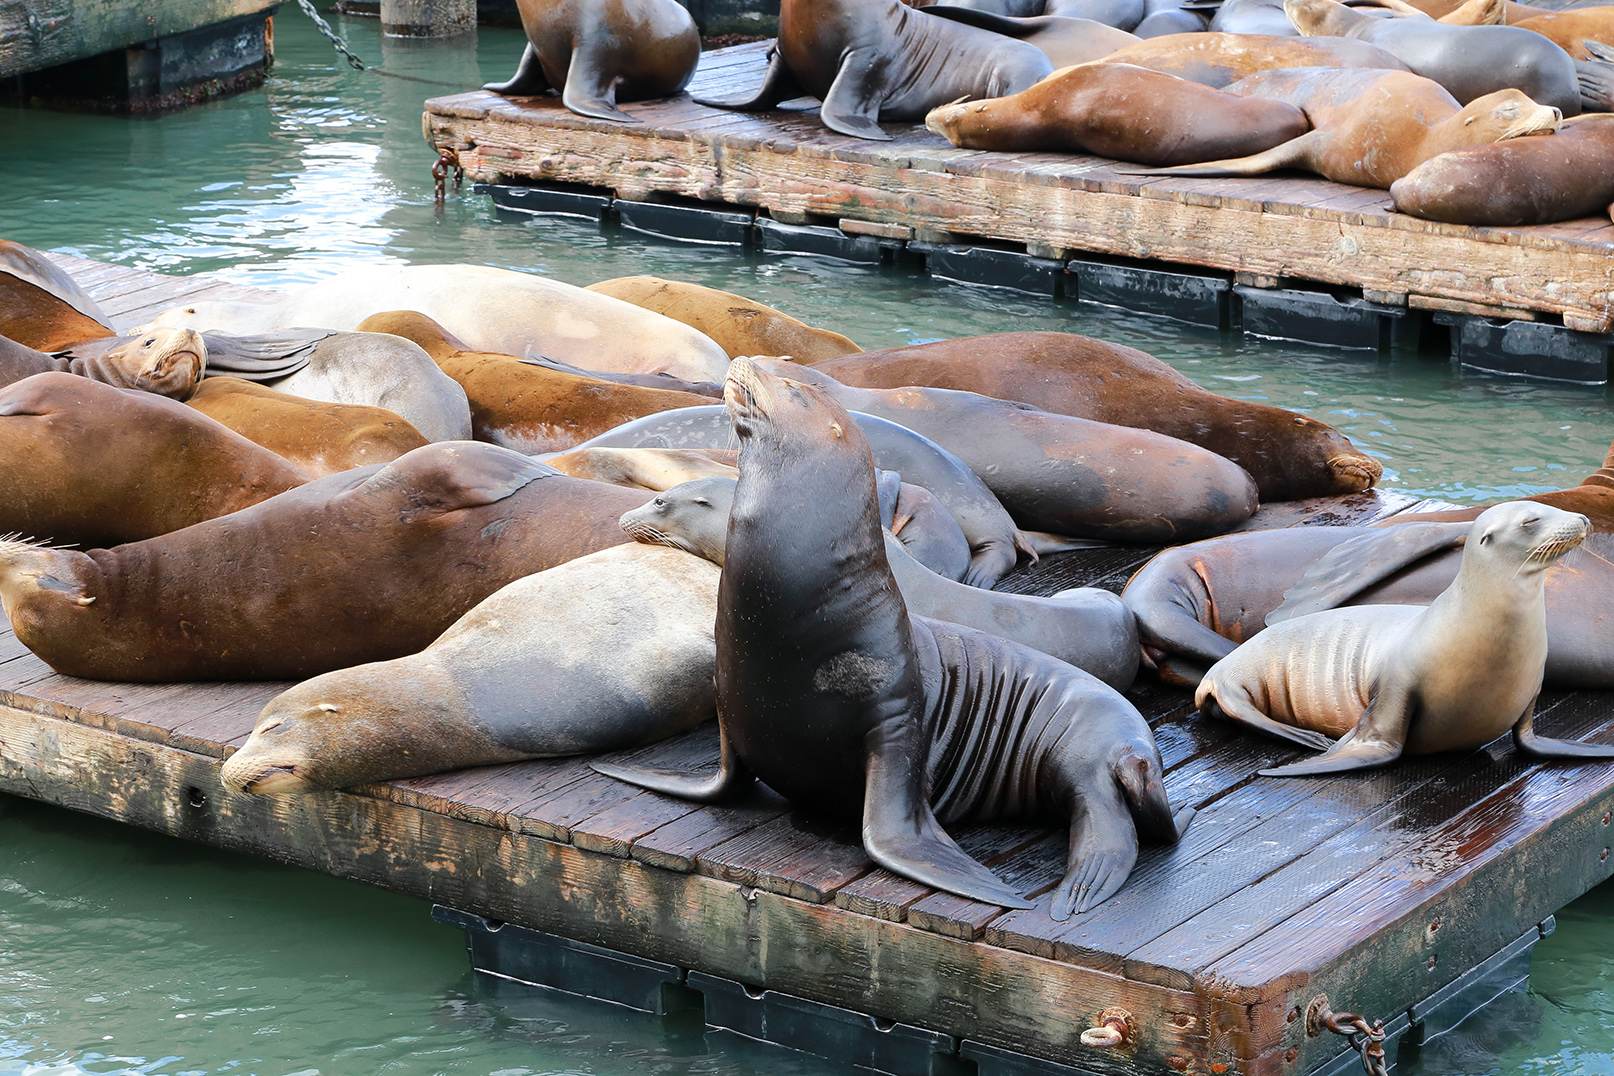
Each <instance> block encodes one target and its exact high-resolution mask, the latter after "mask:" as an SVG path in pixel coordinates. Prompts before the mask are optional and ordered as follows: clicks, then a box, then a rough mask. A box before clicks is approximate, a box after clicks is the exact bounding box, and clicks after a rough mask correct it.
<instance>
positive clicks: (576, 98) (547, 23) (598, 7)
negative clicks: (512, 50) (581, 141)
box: [482, 0, 701, 123]
mask: <svg viewBox="0 0 1614 1076" xmlns="http://www.w3.org/2000/svg"><path fill="white" fill-rule="evenodd" d="M516 8H517V10H518V11H519V12H520V13H521V26H522V29H524V30H526V32H527V51H525V52H523V53H522V54H521V64H520V66H519V67H517V68H516V73H515V76H514V77H513V78H511V79H510V80H509V81H508V82H489V83H487V84H486V85H484V86H483V87H482V88H483V89H484V90H488V91H490V92H492V93H499V94H506V95H510V96H522V97H525V96H532V95H535V94H541V93H548V92H551V91H554V90H559V91H560V100H561V103H562V104H564V105H565V106H566V107H567V108H569V109H571V110H572V111H573V112H575V113H577V114H578V115H579V116H592V117H594V118H595V119H600V120H615V121H616V122H618V123H638V122H639V121H638V120H637V119H635V118H633V117H632V116H630V115H628V114H627V113H626V112H623V111H622V110H621V109H620V108H617V107H616V103H617V101H618V100H623V101H643V100H645V99H647V98H652V97H671V96H673V95H674V94H676V93H679V92H681V91H682V90H683V88H684V87H685V86H687V85H689V80H690V77H691V76H692V75H694V74H695V64H696V63H697V62H698V61H699V60H700V55H701V37H700V31H699V30H697V29H696V28H695V20H694V19H692V18H691V17H690V14H689V11H688V10H687V9H685V8H684V7H683V6H682V5H680V4H678V3H676V0H517V3H516Z"/></svg>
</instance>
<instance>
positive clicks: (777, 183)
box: [424, 43, 1614, 382]
mask: <svg viewBox="0 0 1614 1076" xmlns="http://www.w3.org/2000/svg"><path fill="white" fill-rule="evenodd" d="M766 48H767V43H760V44H753V45H740V46H736V47H733V48H728V49H720V50H716V51H713V52H708V53H706V54H704V55H703V56H702V58H701V66H700V68H699V70H698V71H697V72H696V75H695V80H694V82H693V83H692V85H691V90H692V92H694V93H697V94H702V95H718V96H722V95H731V94H741V93H744V92H747V91H748V90H750V89H751V88H754V87H755V86H756V85H758V84H759V83H760V81H761V78H762V74H763V71H764V67H765V59H764V56H765V52H766ZM624 108H625V110H626V111H627V112H629V113H630V114H631V115H633V116H634V117H635V118H636V119H638V120H639V121H640V122H639V123H637V124H631V125H630V124H620V123H610V122H605V121H601V120H592V119H588V118H585V117H582V116H577V115H574V114H572V113H570V112H568V111H567V110H566V109H565V108H564V107H563V106H562V105H561V103H560V101H559V99H558V98H551V97H538V98H532V97H526V98H505V97H500V96H498V95H496V94H490V93H486V92H482V91H476V92H473V93H462V94H455V95H452V96H447V97H438V98H434V99H432V100H429V101H427V102H426V113H425V117H424V126H425V135H426V140H427V142H428V143H430V144H431V146H432V147H433V148H434V149H435V150H438V151H442V150H453V151H454V152H455V153H456V154H457V155H458V159H459V161H460V163H461V164H462V165H463V166H464V167H465V169H466V171H467V173H468V174H469V175H470V176H471V177H472V178H474V179H475V180H477V181H478V182H479V183H482V184H486V185H489V186H490V187H493V188H516V190H515V194H514V195H513V196H512V197H511V198H509V199H507V203H506V204H509V205H510V206H511V208H527V207H530V206H533V205H538V206H539V207H540V209H541V206H542V203H543V199H541V198H539V199H531V198H529V199H526V200H525V202H524V201H523V199H522V198H521V197H520V190H519V188H520V186H521V185H530V184H537V185H539V188H540V189H541V190H542V189H545V188H547V190H548V192H549V193H550V194H552V195H556V196H559V200H558V201H552V202H551V203H550V204H551V206H552V207H555V208H565V203H566V200H567V197H568V196H571V201H572V204H573V206H574V211H575V206H576V205H577V204H579V203H578V199H579V198H582V199H584V200H586V199H587V198H589V197H591V196H592V197H596V198H597V197H598V196H601V195H603V196H604V198H605V199H606V200H611V199H614V200H616V203H617V204H618V205H620V206H622V207H625V208H626V210H627V214H636V215H640V216H644V215H646V214H651V215H654V214H655V212H656V209H657V203H662V204H663V207H664V208H663V209H662V212H661V214H660V215H661V217H662V218H663V219H665V218H666V217H667V213H668V211H669V210H670V211H673V212H676V211H677V210H680V209H682V210H683V211H684V212H685V213H686V214H687V213H690V212H691V211H694V210H697V209H700V208H705V209H706V210H708V211H715V212H717V213H719V214H722V213H724V212H726V213H727V214H728V215H729V216H730V217H732V216H733V215H734V214H735V213H736V212H740V213H746V214H750V215H752V216H753V217H760V221H759V222H758V223H759V224H760V226H761V228H762V229H763V231H762V232H759V233H757V234H758V238H759V240H760V241H762V242H764V243H765V244H771V243H778V244H780V246H781V248H782V249H791V248H792V244H793V243H796V242H805V244H806V246H805V249H812V248H813V247H814V245H815V244H816V246H817V248H819V249H822V250H824V251H825V252H830V253H835V252H836V250H835V249H834V245H835V243H836V242H837V241H838V242H839V245H840V247H839V249H840V251H841V252H842V253H844V254H848V255H850V256H854V257H857V256H866V255H867V254H868V252H871V251H876V250H878V249H880V248H881V247H883V248H884V249H885V250H886V251H887V252H889V251H891V250H893V249H906V250H909V251H913V252H916V253H920V254H922V255H923V256H925V257H926V258H927V259H929V260H931V261H932V262H933V263H936V262H939V263H940V264H942V265H943V268H942V271H941V275H947V276H956V277H961V278H963V279H973V280H976V281H978V282H986V283H994V282H999V279H1000V278H1007V279H1008V280H1013V281H1023V280H1027V279H1029V280H1031V281H1032V283H1031V284H1030V286H1031V287H1032V289H1033V290H1044V287H1045V283H1046V281H1058V283H1056V284H1054V285H1053V286H1051V287H1048V288H1047V290H1050V291H1052V290H1054V288H1062V289H1063V290H1064V291H1065V292H1066V293H1067V294H1073V295H1075V296H1076V297H1077V298H1081V299H1087V298H1091V299H1096V300H1097V301H1100V302H1109V303H1112V304H1115V305H1126V306H1133V307H1136V308H1139V309H1144V310H1151V309H1152V310H1159V311H1162V312H1165V313H1170V314H1173V316H1180V317H1186V318H1187V319H1188V320H1201V321H1206V320H1208V321H1209V323H1210V324H1217V323H1218V322H1221V323H1224V324H1225V323H1226V321H1227V320H1228V316H1229V314H1228V311H1229V308H1233V311H1234V314H1235V317H1237V316H1238V315H1240V314H1242V317H1243V322H1244V327H1245V328H1247V329H1249V330H1250V331H1253V332H1256V333H1258V334H1261V335H1284V336H1295V337H1296V338H1298V339H1312V340H1318V341H1319V342H1325V343H1326V342H1334V343H1339V342H1344V343H1348V344H1353V345H1358V346H1360V345H1362V344H1365V345H1366V346H1378V345H1379V344H1380V342H1381V341H1384V342H1389V341H1390V340H1391V339H1392V338H1393V337H1396V336H1398V335H1400V334H1399V333H1398V332H1396V331H1395V330H1399V329H1403V328H1405V327H1407V326H1411V325H1412V324H1414V323H1416V322H1420V321H1428V320H1429V319H1430V318H1434V319H1437V320H1439V321H1441V322H1442V323H1447V324H1450V325H1452V326H1453V329H1452V345H1451V346H1452V347H1453V349H1454V354H1455V355H1456V356H1457V357H1458V358H1459V360H1461V361H1464V362H1467V363H1469V364H1471V365H1476V366H1481V367H1484V368H1486V369H1495V370H1501V371H1504V372H1516V373H1532V374H1538V375H1540V376H1546V377H1554V378H1563V379H1568V380H1577V381H1594V382H1600V381H1605V380H1606V379H1607V370H1608V358H1609V347H1610V344H1611V342H1614V335H1611V332H1614V223H1611V222H1610V221H1609V219H1608V218H1607V217H1606V216H1605V217H1601V218H1596V219H1592V218H1588V219H1584V220H1577V221H1569V222H1566V223H1562V224H1553V225H1543V226H1538V227H1530V228H1477V227H1468V226H1463V225H1450V224H1438V223H1434V222H1431V221H1423V220H1418V219H1416V218H1413V217H1408V216H1404V215H1401V214H1397V213H1394V212H1391V211H1390V209H1389V194H1388V193H1387V192H1385V191H1380V190H1366V189H1363V188H1359V187H1350V186H1345V185H1342V184H1338V183H1332V182H1329V181H1327V180H1323V179H1320V178H1316V177H1308V178H1295V177H1294V174H1293V173H1288V174H1285V175H1279V176H1264V177H1259V178H1230V179H1190V178H1174V177H1163V176H1155V177H1139V176H1128V175H1121V174H1118V173H1117V172H1115V171H1114V168H1115V167H1116V162H1113V161H1108V160H1105V159H1102V158H1098V157H1087V156H1077V155H1069V154H1052V153H1023V154H1008V153H986V152H979V151H974V150H961V149H955V148H954V147H953V146H951V145H950V144H948V143H947V142H946V140H945V139H943V138H941V137H940V136H938V135H934V134H931V133H930V132H928V131H926V130H925V129H924V128H923V127H917V126H912V125H904V124H896V123H888V124H884V126H885V127H886V129H887V131H888V132H890V133H891V134H893V135H894V136H895V138H894V140H893V141H891V142H870V141H865V140H861V139H856V138H849V137H846V136H843V135H839V134H836V133H834V132H832V131H830V130H828V129H827V128H825V127H824V126H823V124H822V123H821V122H820V121H819V118H818V116H817V114H816V111H809V112H801V111H774V112H767V113H757V114H743V113H738V112H725V111H720V110H717V109H712V108H706V107H704V106H701V105H697V104H696V103H695V102H694V101H693V100H692V99H691V98H690V97H688V96H680V97H677V98H673V99H671V100H666V101H655V102H643V103H637V104H628V105H626V106H624ZM583 211H584V212H588V211H589V210H588V209H586V208H585V209H584V210H583ZM626 219H627V215H626V214H625V215H624V220H626ZM735 223H736V222H733V221H731V222H730V224H731V228H730V232H729V236H730V240H731V241H733V236H734V234H736V233H734V232H733V228H732V225H733V224H735ZM738 223H744V221H743V219H742V220H741V221H740V222H738ZM690 226H691V227H693V225H690ZM715 227H716V225H715V223H714V224H713V225H712V227H708V228H706V229H697V230H699V231H701V235H700V236H699V237H702V238H715V237H716V235H717V232H715V231H713V228H715ZM793 229H795V231H794V232H793ZM803 229H805V231H806V233H807V234H806V235H805V236H804V235H803V234H802V230H803ZM648 230H652V231H654V230H658V228H657V226H655V225H650V226H649V228H648ZM666 230H667V231H668V234H674V235H678V234H680V231H679V229H678V228H677V227H676V226H674V227H672V228H671V229H666ZM814 233H824V234H814ZM685 234H686V236H689V237H694V233H685ZM858 251H863V252H864V253H863V254H861V255H860V254H858V253H857V252H858ZM976 251H978V253H973V252H976ZM876 256H877V255H876ZM932 268H933V271H934V265H933V267H932ZM1185 300H1186V301H1185ZM1286 326H1287V327H1288V328H1286ZM1294 326H1299V327H1298V329H1295V328H1293V327H1294ZM1410 335H1411V336H1412V337H1413V338H1414V339H1415V338H1416V336H1417V335H1418V334H1416V333H1413V334H1410Z"/></svg>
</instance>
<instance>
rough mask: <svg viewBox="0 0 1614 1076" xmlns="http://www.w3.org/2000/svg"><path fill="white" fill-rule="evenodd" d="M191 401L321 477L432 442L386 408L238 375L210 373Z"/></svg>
mask: <svg viewBox="0 0 1614 1076" xmlns="http://www.w3.org/2000/svg"><path fill="white" fill-rule="evenodd" d="M185 403H186V405H187V406H189V407H194V408H195V409H196V410H198V411H200V412H201V413H202V414H204V415H207V416H208V417H210V418H212V419H214V420H216V421H218V422H222V423H223V424H224V425H226V426H228V427H229V428H230V429H232V430H234V431H235V432H236V433H239V434H240V435H241V436H243V437H245V438H246V439H247V440H249V441H252V442H254V443H256V444H260V445H262V446H263V447H265V448H267V449H269V450H270V451H271V452H274V453H276V454H277V455H280V456H284V457H285V458H286V459H288V460H291V461H292V462H293V463H295V464H296V465H297V466H299V467H301V468H302V469H303V470H305V471H307V472H308V473H309V474H310V475H312V476H313V477H315V478H319V477H321V476H324V475H328V474H335V473H336V472H338V471H346V470H348V469H350V468H353V467H364V466H367V465H369V464H372V463H390V462H391V461H393V460H395V459H397V458H398V457H399V456H401V455H403V454H404V453H405V452H409V451H411V450H412V449H416V448H419V447H420V446H421V445H424V444H427V443H428V442H427V440H426V438H424V437H422V436H421V435H420V431H419V430H417V429H415V428H414V427H413V426H411V425H410V424H409V423H407V422H405V421H404V420H403V419H402V418H401V417H400V416H398V415H396V414H393V413H392V412H391V411H388V410H385V409H384V408H380V407H361V406H356V405H354V404H333V403H324V402H322V401H316V400H305V399H303V398H302V397H301V396H292V395H290V394H289V393H284V392H280V391H279V390H277V389H271V388H266V387H264V386H263V385H258V384H255V383H253V382H251V381H242V380H241V379H240V378H238V377H210V378H208V379H207V380H206V381H204V382H202V384H201V385H200V386H199V387H198V388H197V390H196V391H195V392H194V393H193V394H192V395H191V398H190V399H188V400H186V401H185Z"/></svg>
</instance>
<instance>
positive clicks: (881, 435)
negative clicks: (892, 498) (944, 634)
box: [578, 360, 1031, 589]
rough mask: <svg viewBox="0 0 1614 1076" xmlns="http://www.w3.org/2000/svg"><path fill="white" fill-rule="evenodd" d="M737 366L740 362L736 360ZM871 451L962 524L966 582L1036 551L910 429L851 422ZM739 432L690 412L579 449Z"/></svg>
mask: <svg viewBox="0 0 1614 1076" xmlns="http://www.w3.org/2000/svg"><path fill="white" fill-rule="evenodd" d="M736 361H738V360H736ZM853 417H854V419H855V420H856V421H857V423H858V426H859V427H860V428H861V429H862V431H863V435H864V436H865V437H866V438H867V439H868V440H869V443H870V444H871V445H873V447H874V458H875V461H876V462H877V463H878V464H879V466H880V467H881V468H882V469H884V470H887V471H896V472H897V473H898V474H900V475H902V476H903V478H904V479H906V480H907V481H909V482H912V483H913V484H914V485H918V486H923V487H924V488H926V489H928V490H929V491H930V492H931V493H932V494H934V495H935V497H936V499H937V500H939V501H941V503H942V505H943V506H944V507H945V508H946V509H947V513H948V514H949V515H951V516H952V517H953V519H954V520H956V521H957V523H958V525H959V527H960V528H962V529H963V531H964V537H965V538H967V539H969V544H970V568H969V571H968V572H967V573H966V574H965V577H964V581H965V582H966V583H968V584H969V585H970V586H978V587H986V588H987V589H991V587H992V584H994V583H996V582H997V581H998V580H999V579H1001V578H1002V577H1003V576H1004V575H1006V574H1008V572H1009V570H1010V569H1011V568H1013V567H1014V565H1015V562H1016V560H1018V557H1019V553H1020V552H1022V551H1023V552H1027V553H1030V552H1031V546H1030V544H1029V541H1028V540H1027V538H1026V537H1025V536H1024V535H1023V534H1022V533H1021V531H1020V529H1019V528H1018V527H1016V526H1015V524H1014V520H1013V519H1012V518H1011V517H1010V516H1009V513H1008V512H1006V511H1004V509H1003V505H1002V504H1000V503H999V502H998V499H997V498H996V497H994V496H993V495H992V491H991V490H989V489H988V488H987V487H986V485H985V483H983V482H982V481H981V480H980V479H979V478H977V477H976V475H975V472H974V471H972V470H970V469H969V467H968V466H966V465H965V464H964V462H963V461H962V460H960V459H959V458H958V457H957V456H955V455H953V454H952V453H951V452H948V451H947V450H946V449H944V448H942V447H941V446H940V445H938V444H936V443H935V442H934V441H930V440H928V439H926V438H924V437H921V436H920V435H919V434H917V433H914V432H913V431H912V430H909V429H906V428H904V427H902V426H899V425H897V424H896V423H895V422H887V421H886V420H885V419H880V418H875V417H874V416H873V415H854V416H853ZM734 445H735V439H734V427H733V426H732V425H731V424H730V422H729V412H728V410H727V408H724V407H686V408H683V409H681V410H678V411H667V412H663V413H661V414H657V415H646V416H645V417H644V418H641V419H635V420H634V421H632V422H627V423H624V424H622V425H621V426H618V427H617V428H616V429H614V430H612V431H610V432H609V433H603V434H601V435H600V436H598V437H595V438H593V439H592V440H589V441H585V442H584V443H583V444H581V445H579V446H578V447H579V448H595V447H602V446H603V447H616V448H733V447H734Z"/></svg>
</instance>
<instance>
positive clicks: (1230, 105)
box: [925, 61, 1309, 165]
mask: <svg viewBox="0 0 1614 1076" xmlns="http://www.w3.org/2000/svg"><path fill="white" fill-rule="evenodd" d="M1143 102H1146V104H1143ZM925 126H926V127H927V128H929V129H930V130H932V131H934V132H935V133H936V134H939V135H941V136H942V137H943V138H945V139H947V140H948V141H949V142H951V143H952V144H953V145H955V146H959V147H962V148H964V149H986V150H1002V151H1006V152H1011V153H1012V152H1019V151H1024V150H1064V151H1067V152H1073V153H1093V154H1097V155H1098V156H1100V157H1110V158H1113V159H1115V160H1118V161H1135V162H1137V163H1139V164H1155V165H1168V164H1188V163H1192V162H1195V161H1208V160H1216V159H1218V158H1221V157H1227V156H1244V155H1245V154H1248V153H1259V152H1261V151H1262V150H1265V149H1270V148H1271V147H1273V146H1276V145H1278V144H1279V143H1282V142H1286V141H1288V140H1289V139H1291V138H1294V137H1296V136H1298V135H1300V134H1302V133H1303V132H1304V131H1305V130H1306V129H1307V127H1308V126H1309V124H1308V123H1307V122H1306V115H1305V113H1303V112H1301V111H1300V109H1298V108H1296V107H1294V106H1293V105H1289V104H1284V103H1283V102H1280V101H1268V100H1263V99H1261V98H1255V97H1235V96H1233V95H1232V94H1228V93H1225V92H1223V91H1222V90H1216V89H1212V88H1211V87H1209V86H1203V85H1200V84H1199V83H1197V82H1190V81H1188V80H1187V79H1181V78H1177V77H1176V76H1174V75H1163V74H1161V73H1160V72H1158V71H1150V70H1148V69H1147V68H1143V67H1134V66H1132V65H1131V64H1123V63H1115V62H1113V61H1106V62H1102V63H1089V64H1081V65H1078V66H1076V67H1072V68H1068V69H1066V70H1064V71H1060V72H1057V73H1056V74H1054V75H1052V76H1051V77H1049V78H1047V79H1044V80H1043V81H1042V82H1039V83H1038V84H1037V85H1035V86H1032V87H1031V88H1030V89H1027V90H1022V91H1020V92H1019V93H1017V94H1013V95H1011V96H1008V97H1001V98H998V99H997V100H994V101H965V102H960V103H956V104H948V105H942V106H941V107H939V108H936V109H934V110H932V111H931V112H930V114H929V115H927V116H926V117H925Z"/></svg>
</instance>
